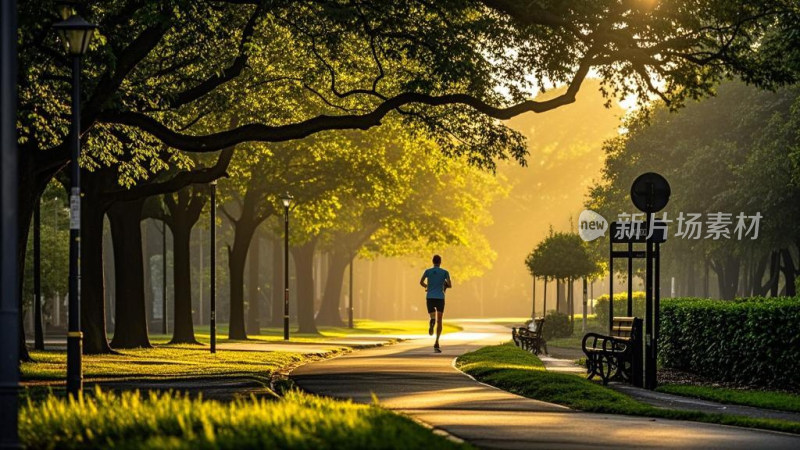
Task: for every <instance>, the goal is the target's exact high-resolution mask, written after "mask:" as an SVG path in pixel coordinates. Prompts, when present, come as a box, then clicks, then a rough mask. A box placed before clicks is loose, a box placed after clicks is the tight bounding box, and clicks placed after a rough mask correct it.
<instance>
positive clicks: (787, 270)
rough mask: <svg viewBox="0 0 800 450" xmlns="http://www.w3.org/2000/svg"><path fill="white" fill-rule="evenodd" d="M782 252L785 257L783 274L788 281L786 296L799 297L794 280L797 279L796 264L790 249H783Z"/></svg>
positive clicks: (785, 288) (785, 286) (782, 267)
mask: <svg viewBox="0 0 800 450" xmlns="http://www.w3.org/2000/svg"><path fill="white" fill-rule="evenodd" d="M780 251H781V256H782V257H783V264H782V265H781V272H783V277H784V279H785V280H786V284H785V285H784V290H785V293H784V295H786V296H788V297H794V296H795V295H797V290H796V289H795V285H794V280H795V278H796V277H797V269H796V266H795V264H794V258H792V254H791V252H790V251H789V249H788V248H782V249H781V250H780Z"/></svg>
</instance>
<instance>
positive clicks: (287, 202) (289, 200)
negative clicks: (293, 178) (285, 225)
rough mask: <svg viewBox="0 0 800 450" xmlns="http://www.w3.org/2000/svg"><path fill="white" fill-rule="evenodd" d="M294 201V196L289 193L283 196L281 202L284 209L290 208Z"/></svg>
mask: <svg viewBox="0 0 800 450" xmlns="http://www.w3.org/2000/svg"><path fill="white" fill-rule="evenodd" d="M293 199H294V197H292V195H291V194H289V193H288V192H287V193H285V194H283V195H281V202H283V207H284V208H288V207H289V205H290V204H291V203H292V200H293Z"/></svg>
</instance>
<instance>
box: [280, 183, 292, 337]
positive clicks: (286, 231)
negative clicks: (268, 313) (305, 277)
mask: <svg viewBox="0 0 800 450" xmlns="http://www.w3.org/2000/svg"><path fill="white" fill-rule="evenodd" d="M293 198H294V197H292V196H291V195H290V194H289V193H288V192H287V193H285V194H283V195H282V196H281V202H283V339H284V340H286V341H288V340H289V205H290V204H291V203H292V199H293Z"/></svg>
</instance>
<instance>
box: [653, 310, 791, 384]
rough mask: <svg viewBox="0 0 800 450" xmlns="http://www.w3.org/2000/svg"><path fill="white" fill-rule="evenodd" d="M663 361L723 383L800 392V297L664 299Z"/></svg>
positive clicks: (660, 349) (660, 342)
mask: <svg viewBox="0 0 800 450" xmlns="http://www.w3.org/2000/svg"><path fill="white" fill-rule="evenodd" d="M659 359H660V361H661V363H662V364H663V366H665V367H670V368H675V369H680V370H686V371H689V372H693V373H697V374H700V375H704V376H707V377H710V378H713V379H715V380H719V381H728V382H735V383H739V384H743V385H760V386H770V387H780V388H784V389H785V388H787V387H792V388H797V387H800V379H798V378H797V373H798V370H800V297H794V298H749V299H739V300H734V301H724V300H707V299H694V298H681V299H666V300H662V302H661V336H660V338H659Z"/></svg>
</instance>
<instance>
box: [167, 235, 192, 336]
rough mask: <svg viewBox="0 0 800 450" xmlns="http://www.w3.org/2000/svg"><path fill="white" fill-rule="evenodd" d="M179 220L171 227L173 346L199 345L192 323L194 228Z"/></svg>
mask: <svg viewBox="0 0 800 450" xmlns="http://www.w3.org/2000/svg"><path fill="white" fill-rule="evenodd" d="M193 225H194V222H192V223H188V222H186V221H183V220H177V221H175V223H173V225H172V227H171V231H172V260H173V267H172V279H173V281H172V283H173V287H174V288H173V292H174V294H173V296H174V298H173V312H172V318H173V326H172V328H173V331H172V341H170V342H171V343H173V344H179V343H189V344H197V343H198V342H197V340H196V339H195V337H194V324H193V322H192V270H191V269H192V267H191V264H190V260H189V258H190V255H191V253H190V252H191V251H190V248H189V247H190V244H191V235H192V226H193Z"/></svg>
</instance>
